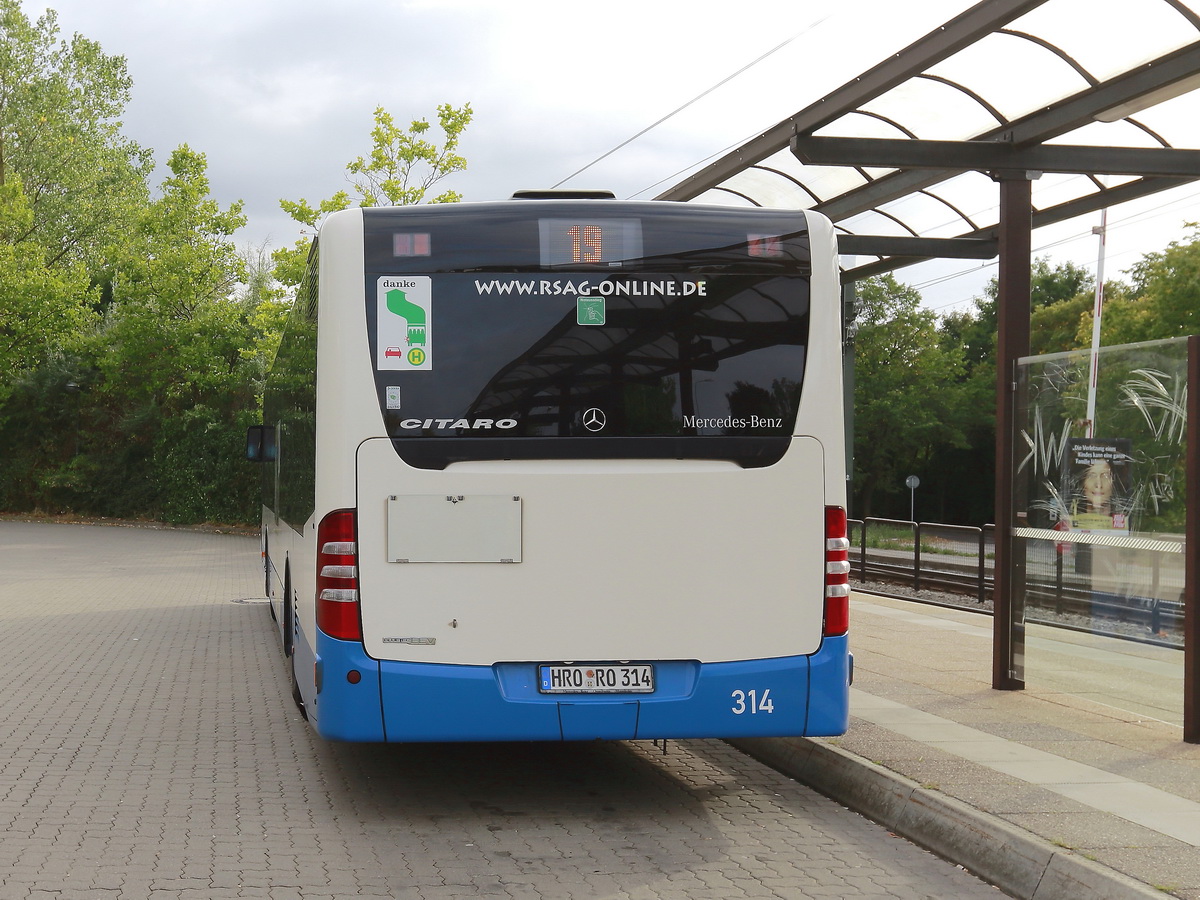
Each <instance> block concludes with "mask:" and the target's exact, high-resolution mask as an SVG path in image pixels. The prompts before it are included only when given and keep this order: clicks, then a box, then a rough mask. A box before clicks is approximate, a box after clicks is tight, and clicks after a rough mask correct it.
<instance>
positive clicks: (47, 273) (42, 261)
mask: <svg viewBox="0 0 1200 900" xmlns="http://www.w3.org/2000/svg"><path fill="white" fill-rule="evenodd" d="M32 219H33V210H32V209H31V208H30V205H29V203H28V200H27V198H26V197H25V193H24V190H23V189H22V184H21V179H20V177H19V176H17V175H15V174H12V175H10V176H9V179H8V182H7V183H5V184H2V185H0V371H3V372H5V373H6V376H7V377H5V378H3V379H0V405H2V404H3V403H4V401H5V400H6V399H7V398H8V396H9V395H10V394H11V393H12V390H13V384H14V382H13V376H14V375H15V374H17V373H21V372H24V371H28V370H30V369H32V368H33V367H34V366H36V365H38V364H40V363H41V362H43V361H44V360H46V359H47V358H49V357H50V356H52V355H53V354H54V353H55V352H57V351H60V350H62V349H63V348H64V347H65V346H66V345H67V344H69V343H70V342H71V341H72V339H73V338H75V337H77V336H78V335H80V334H81V333H82V332H83V331H84V330H85V329H86V328H87V326H88V324H89V322H90V321H91V319H92V315H91V309H90V301H91V299H92V290H91V285H90V280H89V277H88V272H87V270H86V269H85V268H84V267H83V265H82V264H80V263H74V264H71V265H64V264H60V265H58V266H55V267H51V266H48V265H47V259H46V255H47V253H46V250H45V249H44V248H43V247H41V246H40V245H39V244H37V243H35V242H33V241H21V240H16V241H14V240H13V236H14V235H19V234H21V233H22V232H25V231H27V230H28V228H29V227H30V224H31V222H32Z"/></svg>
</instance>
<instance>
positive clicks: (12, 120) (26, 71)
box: [0, 0, 152, 268]
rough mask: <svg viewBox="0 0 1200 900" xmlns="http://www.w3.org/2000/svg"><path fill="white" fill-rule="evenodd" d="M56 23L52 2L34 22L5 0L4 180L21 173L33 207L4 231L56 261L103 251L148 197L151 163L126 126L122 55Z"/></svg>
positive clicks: (0, 148) (1, 21)
mask: <svg viewBox="0 0 1200 900" xmlns="http://www.w3.org/2000/svg"><path fill="white" fill-rule="evenodd" d="M57 22H58V17H57V13H55V12H54V11H53V10H48V11H47V12H46V13H45V14H44V15H43V16H42V17H41V18H39V19H38V20H37V22H36V23H31V22H30V21H29V19H28V18H27V17H26V16H25V14H24V13H23V12H21V7H20V3H19V2H18V0H0V185H7V184H8V183H9V181H10V179H11V178H12V176H14V175H16V176H19V177H20V180H21V188H22V190H23V192H24V196H25V198H26V200H27V202H28V207H29V211H30V212H31V213H32V215H30V216H28V217H26V218H25V219H24V220H23V222H22V227H20V228H19V229H15V230H13V231H11V232H10V233H9V234H8V235H7V240H8V241H9V242H10V243H12V244H18V243H26V242H32V243H36V244H37V245H39V246H40V247H41V248H42V250H43V252H44V254H45V262H46V265H47V266H48V267H52V268H53V267H56V266H58V265H60V264H67V265H69V264H71V263H74V262H80V261H82V262H85V263H92V262H94V261H95V260H96V259H97V258H98V257H99V256H100V254H102V252H103V249H104V247H105V246H106V245H107V244H108V243H109V242H110V240H111V238H112V237H113V236H115V235H119V234H121V233H122V232H123V231H124V228H125V225H126V223H127V222H128V218H129V214H130V213H131V212H132V210H133V209H135V208H136V207H137V206H139V205H140V204H141V203H142V202H143V201H144V200H145V197H146V195H147V189H146V178H147V176H148V174H149V171H150V169H151V167H152V160H151V157H150V154H149V152H148V151H145V150H143V149H142V148H141V147H139V146H138V145H137V144H136V143H134V142H132V141H129V140H128V139H126V138H124V137H123V136H122V135H121V132H120V126H121V123H120V117H121V115H122V114H123V112H124V109H125V105H126V104H127V103H128V102H129V91H130V87H131V85H132V80H131V79H130V77H129V75H128V73H127V72H126V67H125V60H124V58H123V57H119V56H108V55H105V54H104V53H103V52H102V50H101V48H100V45H99V44H97V43H95V42H93V41H89V40H87V39H86V38H83V37H81V36H79V35H75V36H74V37H73V38H72V39H71V40H70V41H62V40H60V39H59V36H58V35H59V30H58V24H57ZM6 199H7V198H6Z"/></svg>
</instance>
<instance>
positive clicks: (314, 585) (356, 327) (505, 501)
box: [248, 193, 851, 741]
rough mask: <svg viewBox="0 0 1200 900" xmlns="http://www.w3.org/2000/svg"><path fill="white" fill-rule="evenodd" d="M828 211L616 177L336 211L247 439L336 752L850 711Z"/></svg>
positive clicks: (621, 733)
mask: <svg viewBox="0 0 1200 900" xmlns="http://www.w3.org/2000/svg"><path fill="white" fill-rule="evenodd" d="M840 309H841V304H840V291H839V287H838V274H837V269H836V249H835V240H834V235H833V232H832V229H831V227H830V224H829V222H828V221H827V220H825V219H824V218H822V217H820V216H818V215H814V214H812V213H806V212H802V211H780V210H764V209H747V208H725V207H717V206H700V205H686V204H675V203H664V202H654V201H650V202H625V201H618V200H615V199H611V195H610V196H609V198H601V197H600V196H598V195H597V196H581V195H579V194H570V195H556V194H553V193H549V194H542V193H527V194H519V195H517V197H516V198H514V199H513V200H508V201H500V202H490V203H461V204H447V205H437V206H419V207H396V208H387V209H354V210H348V211H345V212H340V213H336V214H334V215H331V216H330V217H329V218H328V219H327V220H326V221H325V223H324V225H323V226H322V228H321V229H320V233H319V236H318V238H317V240H316V241H315V243H314V246H313V250H312V254H311V256H310V259H309V264H308V272H307V275H306V277H305V279H304V281H303V283H302V285H301V287H300V289H299V292H298V295H297V299H296V302H295V305H294V308H293V310H292V313H291V315H290V319H289V321H288V324H287V327H286V330H285V334H284V337H283V340H282V343H281V346H280V349H279V352H278V355H277V357H276V360H275V363H274V365H273V367H272V371H271V375H270V378H269V380H268V386H267V389H266V394H265V400H264V425H262V426H256V427H255V428H253V429H251V434H250V439H249V448H248V453H249V455H250V456H251V458H254V459H258V460H260V461H262V462H264V467H263V474H264V479H263V481H264V485H265V503H264V523H263V550H264V557H265V559H266V568H267V572H266V578H267V590H268V593H269V594H270V598H271V603H272V611H273V612H274V613H275V617H276V619H277V621H278V622H279V625H280V629H281V635H282V643H283V649H284V654H285V656H286V658H287V664H288V666H289V668H290V670H291V675H292V678H293V683H294V694H295V697H296V701H297V702H298V703H299V704H300V705H301V708H302V709H303V710H304V712H305V714H306V716H307V718H308V721H309V722H310V723H311V724H312V726H313V727H314V728H315V729H316V730H317V732H319V733H320V734H321V735H323V736H325V737H327V738H330V739H334V740H346V741H476V740H590V739H651V738H653V739H658V738H664V739H665V738H683V737H743V736H772V735H832V734H839V733H841V732H843V731H844V730H845V728H846V725H847V719H848V696H849V681H850V672H851V661H850V655H849V651H848V644H847V631H848V602H849V601H848V594H849V587H848V581H847V576H848V571H849V564H848V562H847V559H848V557H847V548H848V542H847V540H846V515H845V506H846V503H845V492H846V481H845V451H844V425H843V411H842V353H841V321H840Z"/></svg>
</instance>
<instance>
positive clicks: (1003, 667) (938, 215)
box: [658, 0, 1200, 742]
mask: <svg viewBox="0 0 1200 900" xmlns="http://www.w3.org/2000/svg"><path fill="white" fill-rule="evenodd" d="M1197 87H1200V0H1128V2H1125V3H1123V4H1122V5H1121V20H1120V21H1119V22H1116V21H1113V20H1112V19H1111V17H1106V16H1104V15H1096V13H1095V8H1094V7H1093V6H1092V5H1091V4H1089V3H1087V2H1085V0H984V2H980V3H976V4H975V5H973V6H970V7H969V8H964V10H963V12H962V13H961V14H959V15H958V16H956V17H955V18H953V19H951V20H950V21H948V22H946V23H945V24H944V25H943V26H942V27H940V28H937V29H934V30H933V31H931V32H930V33H929V34H927V35H926V36H925V37H923V38H920V39H919V40H917V41H915V42H914V43H912V44H911V45H909V46H908V47H906V48H904V49H903V50H901V51H900V52H899V53H896V54H895V55H893V56H891V57H889V58H888V59H887V60H885V61H884V62H882V63H880V64H879V65H877V66H875V67H873V68H871V69H869V70H868V71H866V72H864V73H863V74H862V75H861V76H860V77H858V78H855V79H853V80H852V81H850V82H848V83H847V84H845V85H843V86H842V87H841V88H838V89H837V90H834V91H832V92H831V93H829V94H828V95H826V96H824V97H821V98H814V100H813V102H812V103H810V104H809V105H808V106H806V107H804V108H803V109H801V110H800V111H799V112H797V113H796V114H795V115H793V116H790V117H788V118H787V119H784V120H783V121H781V122H778V123H777V124H775V125H774V126H772V127H771V128H769V129H767V130H766V131H764V132H763V133H762V134H760V135H758V136H757V137H755V138H753V139H751V140H749V141H747V142H746V143H744V144H742V145H741V146H739V147H738V148H736V149H735V150H733V151H731V152H729V153H727V154H725V155H724V156H722V157H721V158H719V159H717V160H716V161H714V162H712V163H710V164H708V165H706V166H704V167H703V168H701V169H699V170H698V171H696V172H695V173H693V174H692V175H690V176H688V177H687V178H685V179H684V180H682V181H680V182H679V183H678V184H676V185H675V186H673V187H671V188H670V189H668V190H666V191H664V192H663V193H662V194H660V195H659V198H658V199H664V200H676V201H693V200H694V201H698V202H721V203H731V202H733V203H745V204H748V205H754V206H768V207H770V206H782V207H802V208H809V209H814V210H817V211H819V212H821V213H824V214H825V215H827V216H829V217H830V219H832V220H833V222H834V224H835V226H836V227H837V229H838V232H839V249H840V251H841V253H842V255H843V282H844V283H845V284H847V285H852V284H853V282H855V281H857V280H860V279H862V278H865V277H868V276H870V275H875V274H881V273H884V272H888V271H891V270H894V269H897V268H900V267H902V266H906V265H911V264H913V263H916V262H920V261H924V260H928V259H931V258H939V257H957V258H968V259H969V258H975V259H988V258H991V257H995V256H999V279H998V280H999V295H998V299H997V311H998V320H999V326H998V327H999V331H998V346H997V371H998V376H997V385H996V426H997V429H996V432H997V446H996V472H997V476H996V485H995V489H996V505H995V522H996V551H995V552H996V567H995V571H996V583H995V612H996V615H995V625H994V638H993V679H992V680H993V687H995V688H997V689H1001V690H1013V689H1020V688H1022V687H1023V686H1024V677H1025V673H1024V667H1023V662H1024V645H1023V643H1022V642H1023V639H1024V627H1023V626H1024V614H1025V606H1024V602H1025V600H1026V599H1027V591H1026V586H1027V582H1026V576H1027V575H1028V570H1027V562H1028V554H1027V550H1028V549H1029V546H1028V542H1029V541H1030V540H1032V538H1030V537H1029V536H1028V532H1027V531H1025V529H1029V528H1036V527H1040V526H1038V525H1037V524H1036V523H1035V524H1034V525H1031V524H1030V522H1029V515H1030V511H1029V508H1028V505H1027V504H1028V497H1027V489H1028V486H1029V482H1028V481H1027V480H1026V481H1023V480H1022V479H1028V477H1029V475H1028V463H1025V464H1024V465H1023V464H1022V462H1023V460H1024V457H1025V451H1024V449H1023V447H1022V445H1021V441H1022V440H1024V438H1023V437H1022V435H1024V434H1026V431H1027V429H1028V427H1029V425H1028V423H1027V422H1026V421H1023V419H1022V417H1025V416H1027V415H1028V413H1029V409H1028V408H1027V407H1019V405H1018V404H1019V403H1027V402H1028V398H1027V397H1026V396H1025V395H1024V394H1022V393H1021V392H1020V391H1019V390H1018V387H1019V385H1024V386H1025V388H1028V386H1029V385H1030V384H1033V383H1035V382H1037V378H1038V377H1039V376H1035V375H1034V374H1033V372H1034V371H1035V370H1034V369H1032V368H1030V364H1026V365H1025V366H1024V367H1019V366H1018V360H1021V359H1022V358H1023V357H1026V356H1028V352H1029V312H1030V310H1029V293H1030V262H1031V260H1030V256H1031V250H1032V237H1031V236H1032V233H1033V231H1034V230H1035V229H1037V228H1041V227H1044V226H1048V225H1053V224H1056V223H1058V222H1063V221H1067V220H1070V219H1074V218H1077V217H1080V216H1084V215H1087V214H1092V213H1096V212H1099V211H1101V210H1105V209H1108V208H1110V207H1114V206H1118V205H1120V204H1122V203H1127V202H1129V201H1133V200H1137V199H1140V198H1143V197H1147V196H1149V195H1152V194H1156V193H1160V192H1164V191H1170V190H1173V189H1176V188H1178V187H1180V186H1181V185H1185V184H1188V183H1190V182H1194V181H1196V180H1197V179H1200V149H1196V147H1189V146H1186V145H1187V143H1188V140H1187V132H1186V129H1184V128H1183V127H1182V125H1183V123H1191V122H1195V121H1197V120H1198V119H1200V92H1196V93H1193V91H1195V89H1196V88H1197ZM1192 143H1196V142H1195V141H1192ZM983 195H986V196H988V197H990V198H991V199H990V200H989V201H988V202H987V203H985V204H982V206H981V205H980V204H979V201H978V198H979V197H980V196H983ZM1192 349H1193V350H1197V347H1196V346H1192ZM1198 355H1200V354H1198V353H1195V352H1194V353H1192V354H1191V357H1190V361H1189V363H1188V365H1190V366H1191V367H1192V368H1193V369H1195V368H1196V367H1197V366H1200V361H1198V360H1197V358H1196V357H1197V356H1198ZM1193 377H1195V376H1194V374H1193ZM1195 383H1196V382H1195V381H1193V384H1195ZM1189 396H1190V397H1191V398H1192V402H1193V404H1194V403H1195V402H1196V401H1197V398H1198V397H1200V389H1196V390H1193V391H1191V393H1190V394H1189ZM1021 398H1024V399H1021ZM1185 412H1186V410H1185ZM1198 417H1200V414H1198V415H1191V416H1185V419H1184V421H1185V422H1186V425H1185V426H1184V427H1186V428H1191V429H1193V430H1195V429H1196V428H1197V427H1198V422H1197V419H1198ZM1096 418H1097V419H1099V418H1100V416H1099V415H1097V416H1096ZM1071 421H1072V422H1075V423H1076V425H1075V426H1073V427H1074V428H1075V430H1076V431H1078V432H1079V433H1078V434H1076V435H1073V436H1072V435H1070V434H1069V435H1068V441H1070V440H1072V439H1078V440H1082V439H1083V438H1084V436H1085V434H1086V436H1087V437H1090V438H1092V439H1104V438H1109V437H1113V438H1114V440H1115V439H1116V438H1117V437H1120V436H1113V435H1108V434H1104V435H1096V434H1095V433H1093V431H1092V428H1091V423H1090V421H1085V419H1084V418H1083V417H1079V416H1075V417H1073V418H1071ZM1176 424H1177V425H1178V424H1179V423H1176ZM1068 430H1070V429H1068ZM1192 437H1193V438H1194V437H1195V435H1194V434H1193V435H1192ZM1121 439H1122V440H1126V439H1125V438H1121ZM1128 440H1130V441H1132V440H1133V439H1132V438H1129V439H1128ZM1188 446H1192V447H1195V446H1197V444H1195V443H1190V444H1188ZM1069 451H1070V445H1068V449H1067V450H1064V453H1066V452H1069ZM1074 452H1075V456H1074V457H1073V458H1074V459H1076V460H1077V461H1080V462H1081V461H1082V458H1083V456H1084V455H1086V454H1085V452H1084V445H1082V444H1079V445H1075V450H1074ZM1099 452H1100V451H1098V450H1097V451H1094V452H1093V455H1096V454H1098V453H1099ZM1119 452H1120V451H1118V450H1113V451H1112V453H1113V454H1117V453H1119ZM1195 456H1196V454H1190V455H1189V456H1188V457H1187V459H1186V460H1185V461H1184V462H1183V463H1181V464H1182V465H1184V466H1186V465H1187V464H1188V463H1189V462H1190V464H1191V465H1193V466H1195V465H1196V462H1195V460H1194V459H1193V458H1192V457H1195ZM1055 477H1056V478H1061V473H1060V474H1059V475H1056V476H1055ZM1186 483H1187V484H1188V486H1189V492H1190V496H1189V499H1190V500H1191V501H1192V502H1188V503H1187V504H1186V520H1187V521H1186V525H1187V535H1188V537H1189V540H1188V541H1187V542H1186V549H1185V550H1182V551H1180V553H1179V554H1178V555H1179V556H1181V557H1183V559H1184V561H1185V566H1184V568H1185V569H1186V571H1187V577H1186V579H1185V581H1186V584H1185V585H1184V586H1183V588H1182V590H1181V593H1180V601H1179V605H1180V607H1181V608H1182V611H1183V615H1184V617H1185V624H1184V632H1185V640H1186V650H1185V654H1184V658H1185V663H1184V665H1185V670H1186V671H1185V675H1184V699H1183V702H1184V734H1185V740H1188V741H1191V742H1200V659H1198V656H1200V646H1198V645H1197V640H1198V632H1200V625H1198V624H1197V597H1196V594H1197V589H1198V585H1197V581H1198V579H1200V569H1198V568H1197V565H1196V558H1197V552H1198V551H1200V499H1197V498H1200V472H1196V473H1192V477H1188V478H1187V479H1186ZM1060 488H1061V489H1064V490H1065V488H1063V487H1062V485H1061V484H1060ZM1023 491H1025V492H1026V493H1022V492H1023ZM1047 502H1049V501H1047ZM1035 518H1036V515H1035ZM1067 521H1068V522H1069V521H1070V517H1069V516H1068V517H1067ZM1093 524H1094V523H1093ZM1107 530H1109V531H1112V530H1113V529H1112V528H1111V523H1110V528H1109V529H1107ZM1098 531H1100V529H1093V530H1091V531H1089V530H1087V529H1084V528H1081V527H1080V528H1074V529H1070V530H1066V531H1064V535H1065V536H1064V538H1063V540H1061V541H1056V542H1054V543H1055V544H1056V545H1058V544H1062V545H1064V546H1066V547H1068V548H1069V549H1070V550H1071V555H1070V559H1071V561H1072V564H1074V563H1075V562H1076V561H1077V560H1080V559H1081V558H1082V557H1083V556H1084V555H1086V554H1083V553H1080V552H1078V550H1077V548H1083V547H1087V548H1090V550H1096V549H1099V550H1100V551H1102V552H1099V553H1094V554H1093V557H1094V560H1096V561H1099V560H1102V559H1103V557H1104V556H1105V554H1106V553H1107V552H1108V550H1110V549H1112V548H1113V547H1117V548H1118V549H1121V550H1127V549H1129V548H1128V547H1125V546H1123V545H1121V541H1122V540H1133V538H1132V536H1130V535H1128V534H1127V535H1121V534H1120V533H1116V534H1110V535H1101V534H1099V533H1095V532H1098ZM1085 532H1087V533H1088V534H1093V533H1094V537H1093V538H1085V537H1083V536H1082V535H1083V534H1084V533H1085ZM1072 534H1073V535H1074V537H1072V536H1070V535H1072ZM1101 537H1104V538H1105V540H1104V541H1099V540H1098V539H1099V538H1101ZM1113 541H1115V542H1116V543H1115V544H1113V543H1112V542H1113ZM1089 552H1090V551H1089ZM1096 564H1097V565H1098V564H1099V562H1097V563H1096ZM1144 599H1153V598H1144Z"/></svg>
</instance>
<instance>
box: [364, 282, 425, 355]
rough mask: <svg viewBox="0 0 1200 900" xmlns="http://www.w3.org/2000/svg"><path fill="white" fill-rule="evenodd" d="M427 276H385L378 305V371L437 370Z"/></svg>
mask: <svg viewBox="0 0 1200 900" xmlns="http://www.w3.org/2000/svg"><path fill="white" fill-rule="evenodd" d="M431 284H432V280H431V279H430V278H429V276H427V275H384V276H382V277H381V278H380V279H379V281H378V287H377V289H376V304H377V311H378V321H379V334H378V338H377V345H376V347H375V368H377V369H379V370H389V371H397V372H408V371H428V370H430V369H432V368H433V330H432V324H431V322H432V318H433V315H432V313H433V291H432V288H431Z"/></svg>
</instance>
